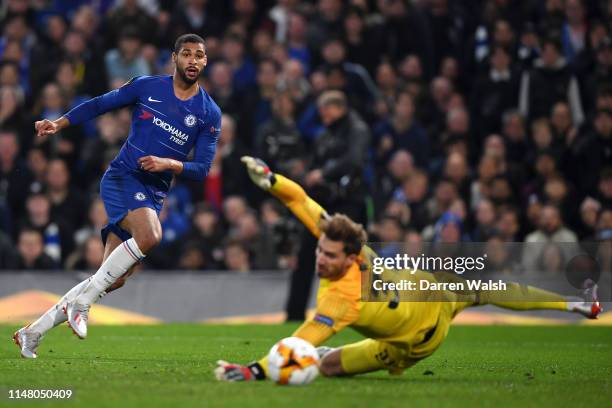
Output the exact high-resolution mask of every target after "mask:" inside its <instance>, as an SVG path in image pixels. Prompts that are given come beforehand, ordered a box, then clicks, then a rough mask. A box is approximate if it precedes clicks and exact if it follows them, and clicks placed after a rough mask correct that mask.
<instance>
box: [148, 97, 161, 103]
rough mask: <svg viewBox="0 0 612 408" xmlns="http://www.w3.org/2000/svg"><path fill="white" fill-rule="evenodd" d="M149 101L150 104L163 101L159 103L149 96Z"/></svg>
mask: <svg viewBox="0 0 612 408" xmlns="http://www.w3.org/2000/svg"><path fill="white" fill-rule="evenodd" d="M148 101H149V102H161V101H158V100H157V99H153V98H151V97H150V96H149V99H148Z"/></svg>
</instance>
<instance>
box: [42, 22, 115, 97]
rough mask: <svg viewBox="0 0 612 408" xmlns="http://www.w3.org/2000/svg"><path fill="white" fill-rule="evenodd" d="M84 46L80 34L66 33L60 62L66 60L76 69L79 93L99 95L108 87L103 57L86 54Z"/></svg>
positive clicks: (74, 32) (72, 31)
mask: <svg viewBox="0 0 612 408" xmlns="http://www.w3.org/2000/svg"><path fill="white" fill-rule="evenodd" d="M86 46H87V41H86V39H85V37H84V36H83V34H82V33H80V32H78V31H75V30H70V31H68V33H66V36H65V37H64V43H63V50H64V53H63V57H62V59H60V60H64V59H65V60H68V61H70V62H72V64H73V65H74V66H75V67H77V70H78V71H79V73H80V74H79V79H80V81H79V86H80V88H81V92H83V93H84V94H86V95H100V94H102V93H104V92H105V91H106V90H107V86H108V80H107V77H106V69H105V64H104V60H103V58H102V57H103V56H102V55H100V54H97V53H89V52H87V49H86ZM53 72H55V69H54V71H53Z"/></svg>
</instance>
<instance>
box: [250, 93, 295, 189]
mask: <svg viewBox="0 0 612 408" xmlns="http://www.w3.org/2000/svg"><path fill="white" fill-rule="evenodd" d="M272 101H273V102H272V118H271V119H270V120H269V121H267V122H264V123H263V124H262V125H261V126H260V127H259V129H258V131H257V136H256V139H255V151H256V152H258V153H257V154H258V156H259V157H260V158H262V159H263V160H264V161H265V162H266V163H268V165H269V166H270V167H271V168H273V169H275V171H277V172H279V173H281V174H284V175H286V176H287V177H289V178H291V179H295V178H298V177H301V175H302V174H304V168H305V165H306V163H305V156H306V155H305V153H306V149H305V146H304V141H303V138H302V135H301V134H300V131H299V130H298V128H297V125H296V123H295V103H294V102H293V99H292V98H291V95H290V94H289V93H288V92H282V93H278V94H276V96H275V97H274V98H273V99H272ZM240 170H241V172H242V173H244V171H243V169H242V168H240Z"/></svg>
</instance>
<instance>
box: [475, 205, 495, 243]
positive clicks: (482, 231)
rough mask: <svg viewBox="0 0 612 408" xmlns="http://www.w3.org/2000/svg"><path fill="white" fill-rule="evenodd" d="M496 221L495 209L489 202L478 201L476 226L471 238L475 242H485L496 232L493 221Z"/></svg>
mask: <svg viewBox="0 0 612 408" xmlns="http://www.w3.org/2000/svg"><path fill="white" fill-rule="evenodd" d="M496 220H497V214H496V209H495V206H494V205H493V203H492V202H491V200H487V199H484V200H480V202H479V203H478V204H477V205H476V217H475V221H476V223H475V224H476V225H475V227H474V229H473V231H472V234H471V238H472V240H473V241H476V242H485V241H487V240H488V239H489V238H490V237H492V236H493V235H495V233H496V232H497V229H496V225H495V221H496Z"/></svg>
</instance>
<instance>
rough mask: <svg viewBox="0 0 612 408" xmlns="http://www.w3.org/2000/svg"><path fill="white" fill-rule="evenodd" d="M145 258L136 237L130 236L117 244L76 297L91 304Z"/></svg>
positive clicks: (79, 300)
mask: <svg viewBox="0 0 612 408" xmlns="http://www.w3.org/2000/svg"><path fill="white" fill-rule="evenodd" d="M142 258H144V254H143V253H142V251H141V250H140V248H138V245H137V244H136V241H135V240H134V238H130V239H128V240H127V241H124V242H123V243H122V244H120V245H119V246H117V248H115V249H114V250H113V252H111V254H110V255H109V256H108V258H106V261H104V263H102V266H100V269H98V271H97V272H96V273H95V274H94V276H92V277H91V282H90V283H89V285H87V287H86V288H85V290H83V292H81V294H80V295H78V296H77V298H76V299H75V302H76V303H79V304H81V305H91V304H92V303H94V302H96V301H97V300H98V299H99V298H100V295H101V294H102V292H104V291H105V290H106V289H108V288H109V287H110V286H111V285H112V284H113V283H115V282H116V281H117V279H119V278H120V277H121V276H123V275H124V274H125V273H126V272H127V271H128V269H130V268H131V267H132V266H133V265H134V264H135V263H136V262H138V261H140V260H141V259H142Z"/></svg>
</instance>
